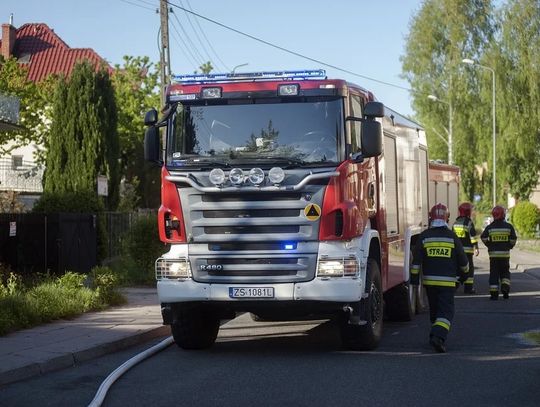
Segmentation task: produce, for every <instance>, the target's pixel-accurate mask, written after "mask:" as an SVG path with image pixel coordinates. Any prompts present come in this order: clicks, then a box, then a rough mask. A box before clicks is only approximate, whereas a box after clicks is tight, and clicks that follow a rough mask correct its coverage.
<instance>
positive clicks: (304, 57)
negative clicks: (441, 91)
mask: <svg viewBox="0 0 540 407" xmlns="http://www.w3.org/2000/svg"><path fill="white" fill-rule="evenodd" d="M167 3H168V4H169V5H171V6H173V7H176V8H179V9H180V10H184V11H185V12H186V13H190V14H193V15H194V16H196V17H198V18H201V19H203V20H206V21H208V22H210V23H212V24H215V25H218V26H220V27H222V28H225V29H227V30H230V31H233V32H235V33H237V34H240V35H242V36H244V37H247V38H250V39H252V40H254V41H257V42H260V43H262V44H265V45H268V46H270V47H272V48H276V49H278V50H280V51H283V52H286V53H288V54H291V55H294V56H297V57H299V58H303V59H307V60H308V61H311V62H316V63H317V64H320V65H322V66H325V67H327V68H332V69H335V70H336V71H340V72H344V73H347V74H349V75H352V76H356V77H358V78H362V79H366V80H369V81H373V82H377V83H380V84H383V85H387V86H392V87H394V88H398V89H403V90H406V91H407V92H412V91H413V90H412V89H410V88H406V87H405V86H400V85H396V84H394V83H390V82H385V81H382V80H380V79H375V78H370V77H369V76H365V75H361V74H359V73H356V72H352V71H349V70H348V69H344V68H340V67H339V66H336V65H332V64H329V63H327V62H324V61H321V60H319V59H315V58H311V57H308V56H307V55H303V54H301V53H299V52H296V51H291V50H289V49H287V48H284V47H281V46H279V45H276V44H273V43H271V42H269V41H265V40H263V39H260V38H257V37H255V36H253V35H251V34H247V33H245V32H242V31H240V30H237V29H235V28H232V27H230V26H228V25H225V24H223V23H220V22H219V21H216V20H212V19H211V18H208V17H205V16H203V15H201V14H198V13H195V12H194V11H191V10H187V9H185V8H184V7H181V6H178V5H177V4H174V3H171V2H170V1H167Z"/></svg>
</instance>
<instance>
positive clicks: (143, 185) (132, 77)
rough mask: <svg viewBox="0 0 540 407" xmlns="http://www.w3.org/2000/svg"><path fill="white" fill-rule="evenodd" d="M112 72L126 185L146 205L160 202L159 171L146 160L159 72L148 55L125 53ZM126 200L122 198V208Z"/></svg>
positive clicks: (137, 200) (156, 100)
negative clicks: (145, 139)
mask: <svg viewBox="0 0 540 407" xmlns="http://www.w3.org/2000/svg"><path fill="white" fill-rule="evenodd" d="M115 68H116V70H115V72H114V74H113V75H112V82H113V85H114V92H115V98H116V105H117V107H118V136H119V140H120V167H121V173H122V176H123V182H124V185H127V186H133V187H135V189H136V193H137V197H136V198H135V199H134V201H133V202H140V204H141V205H142V206H143V207H146V208H150V207H157V206H158V205H159V196H160V194H159V186H160V182H159V177H160V173H159V170H157V169H156V168H154V167H151V166H150V164H149V163H147V162H146V161H144V156H143V134H144V122H143V119H144V114H145V113H146V112H147V111H148V110H150V109H151V108H158V107H159V105H160V99H159V98H160V95H159V82H158V81H159V72H158V69H157V67H156V66H155V65H154V64H152V63H151V62H150V60H149V58H148V57H131V56H124V63H123V65H122V66H120V65H116V66H115ZM126 203H127V202H126V201H125V200H124V201H123V208H125V204H126Z"/></svg>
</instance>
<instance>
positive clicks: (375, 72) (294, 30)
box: [0, 0, 421, 115]
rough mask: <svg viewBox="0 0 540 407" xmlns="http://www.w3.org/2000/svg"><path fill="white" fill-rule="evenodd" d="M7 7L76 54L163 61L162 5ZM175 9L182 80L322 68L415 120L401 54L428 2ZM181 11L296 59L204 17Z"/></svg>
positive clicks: (228, 3) (175, 62)
mask: <svg viewBox="0 0 540 407" xmlns="http://www.w3.org/2000/svg"><path fill="white" fill-rule="evenodd" d="M0 3H1V7H0V20H1V22H2V23H7V22H8V21H9V16H10V14H11V13H13V19H14V20H13V25H14V26H15V27H20V26H21V25H23V24H25V23H45V24H47V25H48V26H49V27H50V28H52V29H53V30H54V31H55V32H56V33H57V34H58V35H59V36H60V38H62V40H64V42H66V43H67V44H68V45H69V46H70V47H71V48H92V49H94V50H95V51H96V52H97V53H98V54H99V55H100V56H101V57H103V58H104V59H106V60H107V61H108V62H109V63H110V64H112V65H115V64H121V63H122V58H123V56H124V55H130V56H148V57H150V60H152V61H154V62H158V61H159V47H158V43H159V31H158V30H159V26H160V19H159V14H158V13H156V10H157V9H158V8H159V0H1V2H0ZM169 3H171V8H172V10H173V13H171V14H170V16H169V27H170V28H169V35H170V61H171V72H172V73H173V74H186V73H193V71H194V70H196V69H198V67H199V66H200V65H201V64H202V63H203V62H206V61H209V60H210V61H211V62H212V64H213V66H214V67H215V69H214V72H230V71H232V70H233V69H236V72H256V71H269V70H295V69H320V68H322V69H325V70H326V72H327V75H328V77H329V78H339V79H345V80H348V81H350V82H353V83H356V84H358V85H360V86H362V87H364V88H366V89H368V90H370V91H372V92H373V93H374V94H375V96H376V98H377V99H378V100H379V101H381V102H383V103H384V104H385V105H387V106H388V107H390V108H392V109H394V110H397V111H398V112H400V113H402V114H405V115H411V114H413V111H412V108H411V106H410V97H409V96H410V95H409V92H408V91H407V90H404V89H401V88H400V87H405V88H409V85H408V83H407V82H406V81H404V80H403V79H402V78H401V74H402V70H401V62H400V56H402V55H403V53H404V46H405V38H406V36H407V34H408V31H409V23H410V21H411V17H412V16H413V15H414V14H415V13H416V12H417V11H418V9H419V8H420V6H421V0H380V1H373V0H334V1H331V0H326V1H322V0H309V1H308V0H294V1H292V0H288V1H285V0H273V1H256V0H205V1H202V0H169ZM174 5H176V6H180V7H183V8H185V9H187V10H192V11H193V12H195V13H197V14H199V15H201V16H204V17H206V18H207V19H209V20H213V21H215V22H217V23H219V24H221V25H224V26H228V27H230V28H232V29H234V30H236V31H239V32H242V33H245V34H248V35H250V36H252V37H255V38H257V39H259V40H261V41H265V42H267V43H271V44H273V45H275V46H277V47H281V48H283V49H286V50H289V51H291V52H292V53H291V52H286V51H283V50H280V49H277V48H275V47H272V46H269V45H266V44H264V43H262V42H261V41H257V40H254V39H251V38H248V37H246V36H244V35H241V34H239V33H237V32H234V31H232V30H230V29H227V28H224V27H223V26H220V25H218V24H215V23H212V22H210V21H208V20H205V19H202V18H198V17H196V16H194V15H193V14H189V13H187V12H186V11H184V10H182V9H180V8H178V7H175V6H174ZM293 53H294V54H297V55H294V54H293ZM298 54H299V55H302V56H305V57H307V58H308V59H306V58H303V57H301V56H299V55H298ZM313 60H316V61H318V62H316V61H313ZM321 63H324V64H327V65H332V66H333V67H335V68H331V67H327V66H324V65H323V64H321ZM244 64H247V65H244ZM242 65H243V66H242ZM336 68H339V69H336ZM341 70H345V71H349V72H343V71H341ZM377 81H382V82H386V83H389V84H392V85H396V86H390V85H386V84H382V83H379V82H377Z"/></svg>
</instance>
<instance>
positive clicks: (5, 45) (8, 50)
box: [2, 15, 17, 59]
mask: <svg viewBox="0 0 540 407" xmlns="http://www.w3.org/2000/svg"><path fill="white" fill-rule="evenodd" d="M9 21H10V23H9V24H2V56H3V57H4V58H5V59H8V58H9V57H11V55H12V53H13V47H14V46H15V37H16V34H17V31H16V28H15V27H14V26H13V25H12V24H11V23H12V22H13V15H12V16H11V17H10V18H9Z"/></svg>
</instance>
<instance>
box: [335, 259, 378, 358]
mask: <svg viewBox="0 0 540 407" xmlns="http://www.w3.org/2000/svg"><path fill="white" fill-rule="evenodd" d="M366 280H367V281H366V293H367V294H368V297H367V298H365V299H362V300H361V301H360V304H359V309H360V312H361V315H360V317H361V319H363V320H365V321H367V323H366V324H365V325H352V324H349V317H348V314H345V313H344V314H343V317H342V318H341V321H340V330H341V342H342V343H343V346H344V347H346V348H348V349H352V350H373V349H375V348H376V347H377V346H378V345H379V342H380V340H381V336H382V330H383V316H384V302H383V294H382V283H381V272H380V271H379V265H378V264H377V262H376V261H375V260H373V259H368V263H367V271H366ZM353 308H354V307H353Z"/></svg>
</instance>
